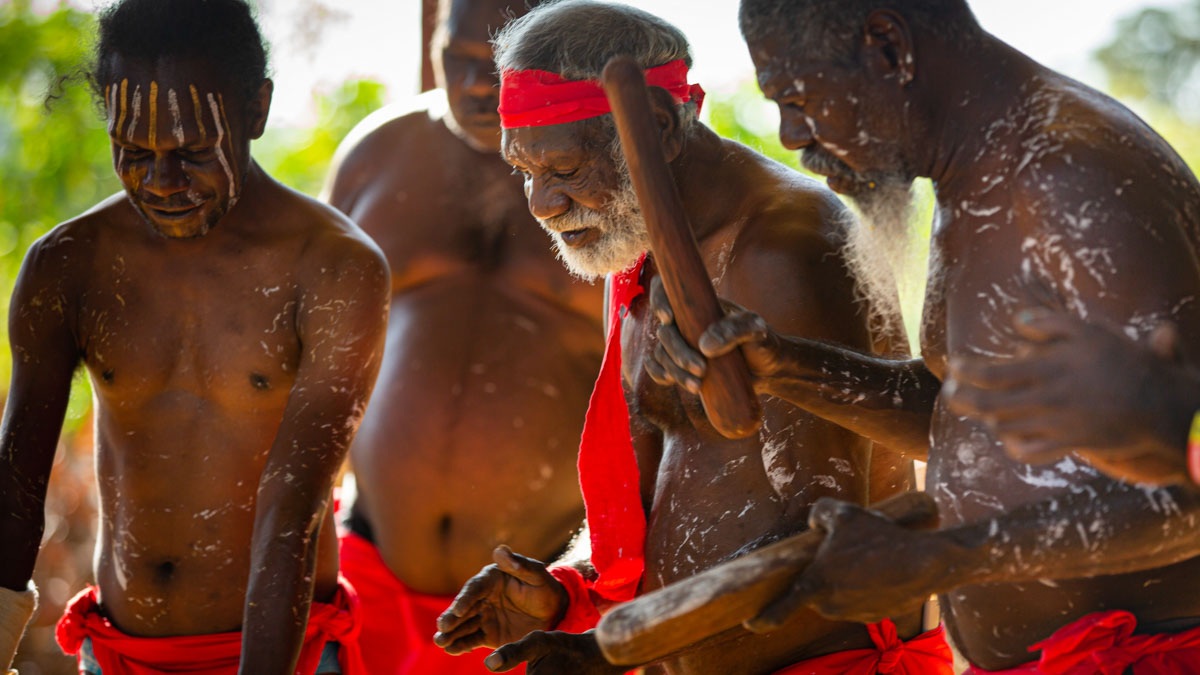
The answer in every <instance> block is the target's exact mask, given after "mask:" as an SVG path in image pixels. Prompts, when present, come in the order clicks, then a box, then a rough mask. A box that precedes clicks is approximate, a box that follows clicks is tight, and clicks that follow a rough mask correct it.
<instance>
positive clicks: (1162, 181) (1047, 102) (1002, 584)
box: [700, 10, 1200, 670]
mask: <svg viewBox="0 0 1200 675" xmlns="http://www.w3.org/2000/svg"><path fill="white" fill-rule="evenodd" d="M862 34H863V44H862V45H860V46H859V49H860V51H861V54H860V56H859V58H858V61H857V63H858V64H859V65H858V68H859V69H858V70H857V71H856V70H847V69H846V68H841V67H835V66H828V65H824V64H823V63H819V62H813V61H806V60H805V59H803V58H801V57H800V54H799V53H796V52H793V51H792V49H791V47H790V46H789V42H788V40H786V39H782V38H781V37H780V36H778V35H775V36H772V37H769V38H763V39H755V40H751V42H750V51H751V54H752V56H753V58H754V60H755V64H756V67H757V69H758V72H759V82H760V84H761V85H762V87H763V91H764V93H765V94H766V95H767V96H768V97H769V98H772V99H774V100H775V101H777V102H778V103H779V105H780V109H781V115H782V117H781V119H782V121H781V126H780V136H781V139H782V140H783V141H784V142H785V144H786V145H788V146H789V147H791V148H793V149H806V150H807V149H816V148H819V149H821V150H823V151H825V152H827V153H831V154H833V155H834V156H836V157H837V158H838V159H840V160H842V162H844V163H845V164H846V165H847V166H849V167H850V168H851V169H854V170H855V171H858V172H866V171H872V170H889V169H896V170H900V171H906V172H910V175H919V176H928V177H931V178H932V179H933V182H934V187H935V192H936V198H937V209H936V214H935V221H934V226H933V241H932V251H931V260H932V262H931V266H930V271H929V287H928V289H929V290H928V294H927V297H926V299H925V309H924V319H923V329H922V335H921V343H922V348H923V354H924V361H923V362H919V361H909V362H896V361H886V360H881V359H875V358H871V357H869V356H866V355H863V354H861V353H856V352H853V351H851V350H845V349H837V348H833V347H831V346H828V345H822V344H819V343H817V342H815V341H810V340H804V339H798V338H783V337H779V335H776V334H775V333H774V332H771V331H764V330H758V331H757V332H756V331H751V330H741V331H739V330H736V329H735V328H736V324H742V325H750V324H751V323H752V322H749V321H747V320H746V317H745V316H740V317H736V316H735V317H731V318H730V319H728V320H726V321H727V323H724V324H717V326H715V327H714V328H713V329H711V332H712V336H711V337H710V338H708V339H707V343H708V344H707V350H706V351H708V352H709V353H713V354H715V353H720V352H721V351H722V350H724V349H727V348H728V347H729V345H731V344H738V343H739V342H746V343H747V348H748V349H751V350H753V351H758V350H766V351H767V352H769V353H770V358H769V359H768V360H769V361H770V362H771V363H772V364H773V367H772V369H771V370H770V372H761V373H760V375H761V376H762V377H763V380H762V382H761V383H760V386H761V387H762V389H763V390H765V391H767V392H768V393H771V394H773V395H775V396H778V397H782V398H786V399H788V400H790V401H792V402H794V403H796V404H797V405H800V406H804V407H806V408H807V409H810V410H814V411H816V412H819V414H821V415H822V416H824V417H826V418H827V419H831V420H834V421H837V422H838V423H840V424H843V425H845V426H847V427H848V428H851V429H858V430H860V431H861V432H862V433H865V434H868V435H871V436H874V437H878V433H879V432H880V430H883V429H887V428H888V426H889V425H888V424H887V419H888V416H889V414H893V413H894V416H895V419H896V422H897V425H898V427H897V428H907V429H911V430H912V432H913V433H912V437H911V439H910V441H909V442H908V443H907V444H906V445H907V446H908V447H916V446H917V445H919V443H920V438H921V437H920V434H919V433H917V432H918V430H919V428H920V425H918V424H912V423H911V421H912V420H913V419H915V418H918V417H919V416H920V414H921V413H922V411H923V413H924V415H926V416H927V417H928V418H929V420H930V422H929V429H930V440H931V445H930V448H929V472H928V484H927V485H928V490H929V491H930V492H931V493H932V494H933V495H934V497H935V498H936V499H937V501H938V503H939V505H940V507H941V515H942V522H943V525H944V526H945V529H943V530H941V531H937V532H933V533H914V532H909V531H906V530H903V529H900V528H897V527H895V526H894V525H892V524H891V523H889V522H887V521H884V520H883V519H880V518H877V517H874V516H872V515H870V514H867V513H866V512H864V511H862V510H861V509H857V508H854V507H852V506H850V505H846V504H838V503H832V504H830V503H822V504H818V505H817V506H816V507H814V509H813V516H812V524H813V525H814V526H816V527H820V528H822V529H824V530H826V531H828V532H829V533H830V534H829V536H828V537H827V538H826V540H825V543H824V544H823V546H822V550H821V553H820V555H819V557H818V559H817V561H816V562H815V563H814V565H813V566H812V567H810V568H809V570H808V571H807V572H806V573H805V574H804V575H802V576H801V578H800V579H799V580H798V581H797V585H796V590H795V593H793V594H791V595H790V596H785V598H784V599H783V600H782V601H781V602H780V604H779V605H777V606H776V607H775V608H774V609H773V610H768V612H767V615H766V616H764V617H763V622H762V625H761V627H763V628H770V627H773V626H775V625H778V623H779V622H780V621H782V620H783V618H784V617H786V616H787V615H788V613H789V611H790V609H791V608H792V607H794V606H796V605H798V604H808V605H810V606H813V607H815V608H817V609H818V610H819V611H821V612H822V613H823V614H826V615H830V616H841V617H853V618H857V619H860V620H870V619H872V618H878V617H879V616H883V615H886V614H888V613H891V612H894V611H897V610H899V609H902V608H907V607H913V606H915V605H916V604H918V603H919V602H920V601H921V600H922V599H923V598H925V597H927V596H928V595H929V594H930V593H931V592H940V593H943V595H942V602H941V606H942V608H943V610H944V613H945V617H946V622H947V626H948V628H949V630H950V632H951V634H952V636H953V638H954V641H955V643H956V644H957V646H958V647H959V649H960V650H961V652H962V653H963V655H964V656H966V657H967V658H968V659H969V660H970V661H971V662H973V663H975V664H977V665H979V666H981V667H983V668H987V669H989V670H992V669H1001V668H1009V667H1013V666H1016V665H1019V664H1022V663H1025V662H1028V661H1030V660H1032V659H1034V658H1036V655H1035V654H1030V653H1029V652H1028V647H1029V646H1030V645H1032V644H1033V643H1035V642H1038V641H1040V640H1042V639H1044V638H1046V637H1048V636H1050V634H1052V633H1053V632H1054V631H1055V630H1057V629H1058V628H1061V627H1062V626H1064V625H1066V624H1067V623H1070V622H1071V621H1073V620H1075V619H1078V618H1080V617H1082V616H1083V615H1085V614H1088V613H1091V612H1095V611H1100V610H1107V609H1124V610H1128V611H1130V612H1132V613H1133V614H1134V615H1136V616H1137V618H1138V620H1139V631H1144V632H1155V631H1156V630H1163V631H1176V630H1181V629H1183V628H1186V627H1188V626H1190V625H1195V624H1196V623H1197V622H1198V620H1197V619H1194V618H1192V617H1198V616H1200V594H1197V593H1196V592H1195V590H1196V584H1197V582H1196V579H1197V578H1198V576H1197V575H1198V574H1200V560H1198V559H1196V558H1195V556H1196V555H1197V554H1200V532H1198V531H1197V527H1198V526H1200V523H1197V518H1196V514H1197V510H1198V509H1200V500H1198V499H1197V493H1196V492H1195V491H1194V490H1193V489H1191V488H1184V487H1180V488H1170V489H1155V488H1152V487H1149V486H1141V485H1130V484H1125V483H1121V482H1119V481H1116V480H1113V479H1111V478H1109V477H1107V476H1104V475H1102V474H1101V473H1100V472H1099V471H1097V470H1096V469H1095V468H1093V467H1091V466H1089V465H1088V464H1087V463H1086V462H1085V461H1084V460H1083V459H1081V458H1079V457H1075V456H1068V457H1065V458H1063V459H1062V460H1060V461H1059V462H1058V463H1056V464H1054V465H1052V466H1030V465H1027V464H1024V463H1021V462H1019V461H1016V460H1014V459H1012V458H1010V457H1009V455H1008V453H1007V452H1006V448H1005V446H1004V444H1003V443H1002V442H1001V441H999V440H998V439H997V438H996V436H995V435H993V433H992V431H991V430H989V428H988V427H987V426H985V425H984V424H982V423H980V422H978V421H974V420H972V419H970V418H966V417H960V416H958V415H956V414H954V413H951V412H950V411H949V410H947V408H946V405H945V401H944V400H943V396H942V394H938V393H937V390H938V388H939V387H938V385H937V382H939V381H942V380H944V379H945V378H946V377H947V368H948V366H947V364H948V362H950V361H951V360H954V359H959V358H964V357H970V356H981V355H982V356H987V357H990V358H993V359H1000V360H1003V359H1007V358H1010V357H1011V356H1012V355H1014V354H1016V353H1018V351H1019V347H1020V344H1021V343H1022V338H1021V336H1020V335H1019V334H1018V333H1017V332H1016V331H1015V330H1014V314H1015V313H1016V311H1017V310H1018V309H1020V308H1022V307H1028V306H1029V299H1030V298H1031V297H1033V298H1038V297H1040V298H1046V297H1048V298H1050V301H1051V303H1052V304H1054V305H1057V306H1060V307H1062V308H1063V310H1064V311H1066V312H1068V313H1070V314H1071V315H1072V316H1075V317H1077V318H1079V319H1081V320H1084V321H1090V322H1096V323H1099V324H1102V325H1109V326H1115V327H1117V328H1118V329H1119V330H1120V331H1121V332H1123V333H1124V334H1126V335H1127V336H1128V337H1129V338H1132V339H1135V340H1139V341H1145V340H1146V339H1147V337H1148V336H1149V334H1150V333H1152V332H1153V330H1154V329H1155V328H1156V327H1158V326H1159V325H1161V324H1162V323H1163V322H1164V321H1170V322H1173V323H1174V324H1175V325H1176V326H1177V327H1178V330H1179V332H1180V334H1182V335H1192V334H1195V331H1197V330H1200V304H1197V302H1196V298H1197V295H1198V294H1200V270H1198V268H1197V263H1196V259H1197V258H1196V256H1197V243H1198V241H1200V236H1198V227H1200V186H1198V184H1197V182H1196V179H1195V178H1194V177H1193V175H1192V174H1191V172H1190V171H1189V170H1188V168H1187V167H1186V165H1185V164H1184V163H1183V161H1182V160H1181V159H1180V158H1179V156H1178V155H1177V154H1176V153H1175V152H1174V151H1173V150H1172V149H1171V148H1170V147H1169V146H1168V145H1167V144H1166V143H1165V142H1164V141H1163V140H1162V139H1161V138H1160V137H1158V136H1157V135H1155V134H1154V132H1153V131H1152V130H1151V129H1150V128H1149V127H1148V126H1146V124H1145V123H1144V122H1142V121H1141V120H1139V119H1138V118H1137V117H1136V116H1134V115H1133V114H1132V113H1131V112H1130V111H1128V110H1127V109H1125V108H1124V107H1122V106H1120V105H1119V104H1117V103H1116V102H1114V101H1112V100H1111V99H1109V98H1107V97H1105V96H1103V95H1101V94H1099V93H1097V92H1095V91H1093V90H1091V89H1088V88H1086V87H1084V86H1083V85H1081V84H1079V83H1077V82H1074V81H1072V80H1069V79H1067V78H1065V77H1063V76H1061V75H1059V74H1057V73H1054V72H1053V71H1050V70H1048V69H1046V68H1044V67H1042V66H1040V65H1038V64H1036V63H1034V62H1033V61H1031V60H1029V59H1028V58H1027V57H1025V56H1023V55H1022V54H1020V53H1018V52H1017V51H1015V50H1013V49H1012V48H1011V47H1008V46H1007V45H1005V44H1003V43H1001V42H1000V41H998V40H996V39H995V38H992V37H991V36H989V35H986V34H984V35H982V36H981V37H980V38H979V44H972V45H971V46H970V48H969V49H965V48H962V47H959V46H955V45H951V44H947V43H945V42H943V41H942V40H941V39H940V38H937V37H936V36H933V35H931V34H929V32H928V31H921V30H918V29H916V28H913V27H912V26H910V25H909V24H907V23H906V22H905V21H904V19H903V18H902V17H901V16H899V15H898V14H897V13H896V12H892V11H885V10H879V11H876V12H872V13H871V14H870V16H869V17H868V18H867V22H866V25H865V26H864V30H863V32H862ZM917 41H919V42H920V43H921V49H920V50H915V49H914V47H913V45H914V44H915V42H917ZM880 111H891V112H890V113H888V114H887V115H884V114H883V113H882V112H880ZM830 184H831V185H834V186H835V187H838V188H839V189H846V190H850V189H855V185H854V182H853V181H850V180H847V179H846V177H845V176H833V177H831V182H830ZM767 321H768V322H769V321H770V319H769V318H767ZM760 328H761V327H760ZM778 332H779V334H786V333H788V331H786V330H779V331H778ZM705 343H706V340H701V345H700V346H701V347H704V346H705ZM1182 352H1183V353H1182V354H1181V357H1182V360H1183V362H1185V363H1193V364H1194V363H1196V359H1197V357H1200V353H1198V352H1200V346H1198V345H1197V344H1196V343H1195V341H1189V342H1185V343H1184V344H1183V345H1182ZM1083 367H1104V366H1101V365H1097V364H1087V365H1086V366H1083ZM1068 381H1069V379H1065V380H1064V382H1068ZM897 383H900V385H899V386H898V385H897ZM944 393H945V392H943V394H944ZM1059 395H1060V396H1070V395H1072V391H1071V389H1070V387H1069V386H1065V387H1062V388H1061V389H1060V391H1059ZM1024 414H1026V415H1028V416H1029V417H1030V418H1031V419H1037V417H1038V416H1039V415H1040V414H1041V411H1040V410H1038V409H1037V408H1036V407H1034V408H1031V409H1029V410H1026V411H1024ZM880 550H891V551H903V552H904V555H893V556H879V555H869V554H870V553H871V552H873V551H880Z"/></svg>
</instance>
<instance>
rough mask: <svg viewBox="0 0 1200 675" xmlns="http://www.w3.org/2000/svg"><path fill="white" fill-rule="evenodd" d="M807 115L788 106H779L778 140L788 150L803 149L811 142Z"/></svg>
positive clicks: (811, 135) (810, 129)
mask: <svg viewBox="0 0 1200 675" xmlns="http://www.w3.org/2000/svg"><path fill="white" fill-rule="evenodd" d="M813 140H814V139H813V133H812V127H811V126H809V123H808V117H806V116H805V115H804V113H802V112H800V111H798V110H792V109H791V108H790V107H789V106H780V108H779V142H780V143H783V147H785V148H787V149H788V150H803V149H804V148H807V147H808V146H810V145H812V144H813Z"/></svg>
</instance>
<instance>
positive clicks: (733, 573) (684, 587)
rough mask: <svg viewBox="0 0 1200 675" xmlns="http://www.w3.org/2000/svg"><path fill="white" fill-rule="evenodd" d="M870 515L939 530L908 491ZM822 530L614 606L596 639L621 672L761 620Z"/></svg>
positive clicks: (931, 512) (929, 504) (927, 508)
mask: <svg viewBox="0 0 1200 675" xmlns="http://www.w3.org/2000/svg"><path fill="white" fill-rule="evenodd" d="M871 508H872V509H873V510H875V511H878V512H879V513H882V514H883V515H885V516H887V517H888V518H891V519H892V520H893V521H895V522H896V523H897V524H899V525H903V526H905V527H910V528H914V529H925V528H933V527H937V523H938V513H937V505H936V504H934V502H933V498H931V497H930V496H929V495H927V494H925V493H924V492H908V493H905V494H902V495H897V496H895V497H892V498H891V499H888V500H886V501H883V502H880V503H878V504H874V505H872V506H871ZM823 540H824V533H822V532H820V531H818V530H809V531H807V532H804V533H801V534H798V535H795V536H793V537H789V538H787V539H784V540H782V541H779V542H776V543H774V544H771V545H770V546H766V547H763V548H761V549H758V550H757V551H754V552H753V553H748V554H746V555H744V556H742V557H740V558H736V559H734V560H730V561H729V562H726V563H723V564H721V565H717V566H716V567H712V568H710V569H708V570H705V571H704V572H701V573H700V574H697V575H695V576H693V577H688V578H687V579H683V580H681V581H677V582H675V583H673V584H671V585H670V586H666V587H665V588H661V589H659V590H657V591H654V592H653V593H647V594H646V595H643V596H642V597H640V598H638V599H636V600H633V601H631V602H627V603H625V604H623V605H619V606H617V607H615V608H614V609H613V610H612V611H610V612H609V613H608V614H606V615H604V618H603V619H602V620H601V621H600V625H599V626H598V627H597V628H596V640H597V642H599V644H600V650H601V651H602V652H603V653H604V658H605V659H607V660H608V662H609V663H612V664H614V665H640V664H645V663H653V662H655V661H658V660H659V659H662V658H664V657H666V656H668V655H670V654H674V653H676V652H679V651H681V650H683V649H685V648H687V647H689V646H690V645H693V644H696V643H698V642H701V641H703V640H705V639H707V638H709V637H712V636H714V635H717V634H718V633H722V632H724V631H726V630H729V629H730V628H734V627H736V626H738V625H740V624H741V623H742V622H743V621H747V620H749V619H752V618H754V617H756V616H758V615H759V613H760V612H762V610H763V609H764V608H765V607H766V606H767V605H768V604H769V603H770V602H771V601H772V600H774V599H775V598H776V597H778V596H779V595H780V594H781V593H783V592H784V591H786V590H787V588H788V585H789V584H790V583H791V582H792V580H793V579H795V578H796V576H797V575H799V574H800V573H801V572H803V571H804V569H805V568H806V567H807V566H808V565H809V564H810V563H811V562H812V560H813V558H814V557H815V556H816V554H817V549H819V548H820V546H821V542H822V541H823Z"/></svg>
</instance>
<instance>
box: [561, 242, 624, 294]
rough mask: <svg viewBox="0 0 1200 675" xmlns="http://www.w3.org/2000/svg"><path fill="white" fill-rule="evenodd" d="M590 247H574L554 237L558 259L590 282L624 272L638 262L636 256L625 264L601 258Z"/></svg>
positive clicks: (576, 275)
mask: <svg viewBox="0 0 1200 675" xmlns="http://www.w3.org/2000/svg"><path fill="white" fill-rule="evenodd" d="M590 248H591V247H586V248H582V249H580V248H572V247H570V246H567V245H566V244H563V243H562V241H560V240H559V238H558V237H555V238H554V252H555V253H556V254H558V259H559V260H561V261H562V263H563V265H565V266H566V268H567V271H568V272H570V273H571V275H572V276H574V277H576V278H578V279H581V280H583V281H587V282H589V283H592V282H595V281H597V280H600V279H603V278H604V277H606V276H608V275H610V274H616V273H617V272H623V271H625V270H627V269H629V268H630V267H633V265H634V264H635V263H636V262H637V258H636V257H635V258H633V259H632V260H629V261H627V262H626V263H624V264H622V263H621V262H615V261H614V260H612V259H601V257H600V256H598V255H596V254H595V253H594V252H593V251H591V250H589V249H590Z"/></svg>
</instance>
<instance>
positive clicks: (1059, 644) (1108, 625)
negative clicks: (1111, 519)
mask: <svg viewBox="0 0 1200 675" xmlns="http://www.w3.org/2000/svg"><path fill="white" fill-rule="evenodd" d="M1136 627H1137V618H1136V617H1135V616H1134V615H1132V614H1130V613H1129V612H1126V611H1122V610H1116V611H1111V612H1096V613H1095V614H1088V615H1087V616H1085V617H1083V618H1082V619H1080V620H1078V621H1076V622H1074V623H1072V624H1069V625H1067V626H1065V627H1063V628H1060V629H1058V630H1057V631H1055V633H1054V635H1051V636H1050V637H1048V638H1046V639H1045V640H1042V641H1041V642H1039V643H1037V644H1035V645H1033V646H1032V647H1030V648H1029V651H1031V652H1036V651H1038V650H1041V652H1042V657H1041V658H1040V659H1038V660H1037V661H1034V662H1032V663H1027V664H1025V665H1023V666H1019V667H1017V668H1011V669H1009V670H996V671H988V670H983V669H982V668H976V667H974V666H972V667H971V669H970V670H968V671H967V675H988V674H989V673H990V674H991V675H997V674H999V675H1121V674H1122V673H1124V672H1125V671H1126V670H1129V669H1132V671H1133V675H1182V674H1183V673H1200V626H1198V627H1196V628H1193V629H1191V630H1189V631H1184V632H1182V633H1173V634H1169V635H1134V634H1133V630H1134V628H1136Z"/></svg>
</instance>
